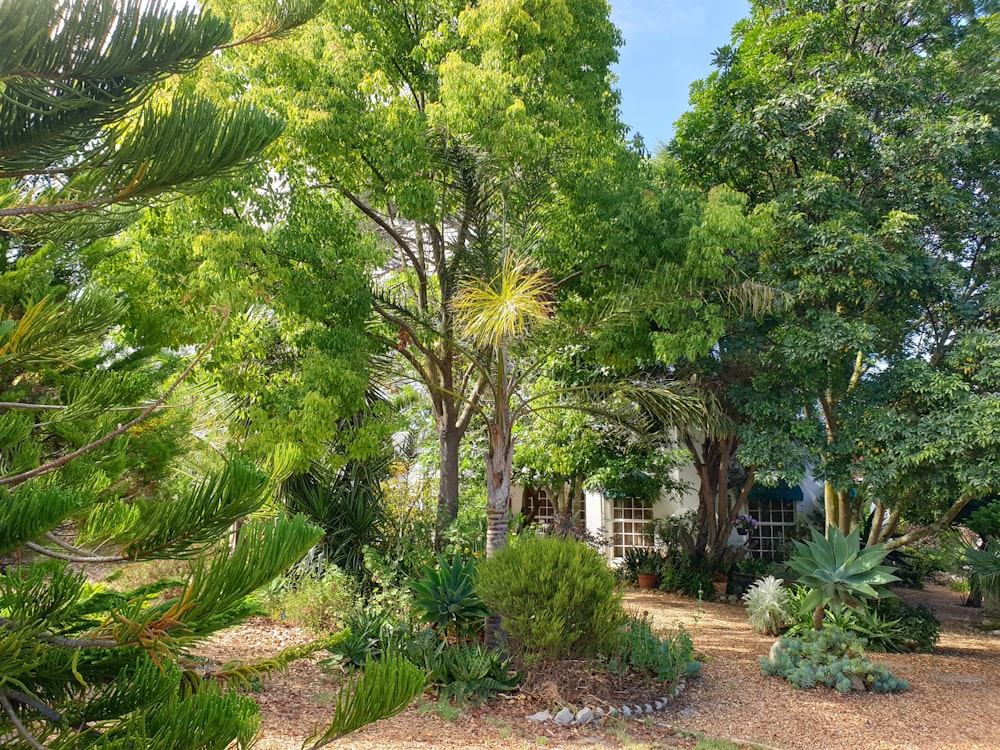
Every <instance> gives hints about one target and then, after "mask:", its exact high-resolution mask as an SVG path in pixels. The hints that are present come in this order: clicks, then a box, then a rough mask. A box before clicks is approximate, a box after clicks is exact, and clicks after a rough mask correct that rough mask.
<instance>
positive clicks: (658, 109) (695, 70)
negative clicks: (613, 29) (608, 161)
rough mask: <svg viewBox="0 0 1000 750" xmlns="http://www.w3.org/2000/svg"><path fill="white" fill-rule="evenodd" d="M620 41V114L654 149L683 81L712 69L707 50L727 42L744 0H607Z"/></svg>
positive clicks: (666, 131) (681, 102) (684, 88)
mask: <svg viewBox="0 0 1000 750" xmlns="http://www.w3.org/2000/svg"><path fill="white" fill-rule="evenodd" d="M610 2H611V20H612V21H614V23H615V25H616V26H618V28H619V29H621V31H622V35H623V36H624V37H625V46H624V48H623V49H622V50H621V51H620V53H619V62H618V66H617V68H616V72H617V74H618V87H619V89H620V90H621V92H622V119H623V120H624V121H625V123H626V124H627V125H629V126H630V127H631V128H632V132H633V133H634V132H636V131H638V132H639V133H641V134H642V137H643V138H644V139H645V141H646V148H648V149H649V150H650V151H655V150H656V146H657V144H658V143H660V142H666V141H669V140H670V136H671V135H672V134H673V124H674V121H675V120H676V119H677V118H678V117H679V116H680V114H681V113H682V112H684V111H685V110H686V109H687V102H688V87H689V86H690V85H691V83H692V82H693V81H695V80H697V79H699V78H704V77H705V76H706V75H708V74H709V73H710V72H711V71H712V65H711V55H712V51H713V50H714V49H715V48H716V47H720V46H722V45H723V44H727V43H728V42H729V32H730V29H731V28H732V26H733V24H734V23H735V22H736V21H738V20H739V19H741V18H743V17H745V16H746V15H747V14H748V13H749V10H750V6H749V3H748V2H747V0H702V2H692V1H691V0H610Z"/></svg>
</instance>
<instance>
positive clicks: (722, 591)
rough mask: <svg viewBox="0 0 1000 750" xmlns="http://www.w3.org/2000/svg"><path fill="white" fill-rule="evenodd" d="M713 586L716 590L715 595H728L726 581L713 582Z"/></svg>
mask: <svg viewBox="0 0 1000 750" xmlns="http://www.w3.org/2000/svg"><path fill="white" fill-rule="evenodd" d="M712 586H713V588H715V593H716V594H718V595H719V597H723V596H725V595H726V582H725V581H712Z"/></svg>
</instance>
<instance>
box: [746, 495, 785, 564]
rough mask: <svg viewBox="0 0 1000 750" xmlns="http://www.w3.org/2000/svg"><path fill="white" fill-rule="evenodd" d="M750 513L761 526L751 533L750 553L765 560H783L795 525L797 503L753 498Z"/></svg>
mask: <svg viewBox="0 0 1000 750" xmlns="http://www.w3.org/2000/svg"><path fill="white" fill-rule="evenodd" d="M750 515H751V516H753V517H754V518H756V519H757V521H759V522H760V527H759V528H757V529H755V530H754V532H753V533H752V534H751V535H750V541H749V543H748V544H747V546H748V547H749V549H750V554H751V555H753V556H754V557H761V558H764V559H765V560H781V559H783V557H784V547H785V544H786V543H787V542H788V539H789V538H790V537H791V533H792V527H794V526H795V503H792V502H788V501H787V500H779V499H776V498H775V499H768V498H760V499H752V500H751V501H750Z"/></svg>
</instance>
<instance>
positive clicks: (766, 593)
mask: <svg viewBox="0 0 1000 750" xmlns="http://www.w3.org/2000/svg"><path fill="white" fill-rule="evenodd" d="M783 583H784V581H782V580H781V579H780V578H775V577H774V576H767V577H766V578H761V579H759V580H757V581H754V582H753V583H752V584H751V585H750V588H749V590H748V591H747V592H746V593H745V594H744V595H743V601H744V602H745V603H746V607H747V619H749V621H750V627H751V628H752V629H753V631H754V632H755V633H767V634H768V635H778V634H779V633H781V632H782V630H784V628H785V626H786V625H788V623H789V622H791V620H792V619H793V617H794V614H793V611H792V597H791V595H790V594H789V591H788V589H787V587H785V586H784V585H783Z"/></svg>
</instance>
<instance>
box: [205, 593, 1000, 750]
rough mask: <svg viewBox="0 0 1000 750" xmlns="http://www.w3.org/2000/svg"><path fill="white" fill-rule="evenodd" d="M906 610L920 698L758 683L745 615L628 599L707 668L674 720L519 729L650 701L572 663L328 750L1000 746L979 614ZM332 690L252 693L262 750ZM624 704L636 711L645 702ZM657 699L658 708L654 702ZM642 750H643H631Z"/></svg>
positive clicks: (910, 668)
mask: <svg viewBox="0 0 1000 750" xmlns="http://www.w3.org/2000/svg"><path fill="white" fill-rule="evenodd" d="M899 593H900V594H901V596H902V598H904V599H905V600H906V601H907V602H909V603H911V604H925V605H927V606H930V607H932V608H934V609H935V610H937V613H938V617H939V618H940V619H941V621H942V626H943V627H942V636H941V642H940V644H939V646H938V648H937V650H936V651H935V652H934V653H933V654H886V655H881V654H876V655H874V656H873V658H874V659H875V660H877V661H881V662H884V663H886V664H887V665H888V666H889V667H890V669H891V670H892V671H893V672H894V673H896V674H897V675H898V676H899V677H901V678H903V679H905V680H908V681H909V682H910V683H911V685H912V686H913V687H912V690H910V691H909V692H907V693H902V694H897V695H874V694H852V695H840V694H839V693H836V692H835V691H833V690H827V689H822V690H795V689H794V688H792V686H791V685H789V684H788V683H787V682H785V681H783V680H780V679H773V678H766V677H764V676H763V675H762V674H761V672H760V669H759V667H758V666H757V658H758V657H760V656H763V655H765V654H766V653H767V651H768V649H769V647H770V645H771V643H772V642H773V639H771V638H767V637H764V636H759V635H756V634H754V633H752V632H751V631H750V629H749V627H748V626H747V623H746V615H745V612H744V609H743V607H742V606H741V605H734V604H717V603H702V604H699V603H697V602H695V601H692V600H690V599H682V598H680V597H675V596H671V595H667V594H663V593H659V592H650V593H638V592H633V593H630V594H629V595H628V596H627V597H626V603H627V605H628V606H630V607H631V608H633V609H634V610H636V611H637V612H639V613H641V612H648V613H649V616H650V617H651V618H652V620H653V622H654V624H655V625H656V626H657V627H660V628H665V629H676V628H677V626H678V625H683V626H684V627H685V628H687V630H688V631H689V632H690V633H691V635H692V637H693V639H694V643H695V647H696V649H697V650H698V651H699V653H701V654H702V655H703V656H704V657H705V662H704V664H703V666H702V676H701V677H700V678H697V679H695V680H692V681H690V683H689V686H688V689H687V690H686V691H685V692H684V693H683V694H682V695H681V696H680V697H679V698H678V699H676V700H675V701H674V702H673V703H672V704H671V705H670V706H669V707H668V708H667V710H666V711H663V712H661V713H657V714H656V715H655V716H653V717H651V718H650V719H648V720H646V721H645V722H637V721H631V722H629V723H627V724H622V723H613V724H609V725H608V726H607V727H605V728H604V729H601V730H597V729H590V728H572V729H564V728H561V727H556V726H554V725H536V724H531V723H529V722H527V721H526V719H525V717H526V716H527V715H529V714H531V713H533V712H535V711H537V710H540V709H542V708H551V707H552V702H553V701H554V700H563V701H566V702H568V703H570V704H573V705H577V704H579V705H584V704H586V705H594V704H595V703H596V704H597V705H600V701H601V700H603V699H605V697H611V696H614V695H615V694H616V692H615V691H628V690H631V689H633V688H634V689H637V690H639V689H642V686H632V685H627V684H623V683H622V681H619V680H616V679H614V678H613V676H611V675H602V674H594V673H592V672H591V671H590V668H589V667H587V666H586V665H580V664H576V665H574V664H573V663H570V664H568V665H567V666H566V667H565V668H562V669H560V670H558V671H553V672H551V673H549V674H545V675H539V676H538V679H536V680H534V681H533V683H532V684H531V685H529V686H528V691H527V692H526V693H525V694H522V695H520V696H517V697H515V698H513V699H506V700H504V699H501V700H499V701H496V702H493V703H491V704H489V705H487V706H482V707H472V708H468V709H466V710H464V711H463V712H462V713H461V714H460V715H459V716H453V715H451V716H449V715H448V713H447V712H446V711H441V712H438V711H436V710H434V708H433V706H430V705H428V704H427V703H424V704H422V705H414V706H412V707H411V708H410V709H409V710H408V711H406V712H405V713H404V714H402V715H401V716H398V717H395V718H393V719H389V720H387V721H384V722H381V723H379V724H376V725H374V726H372V727H368V728H366V729H364V730H361V731H360V732H357V733H355V734H353V735H351V736H349V737H347V738H344V739H343V740H341V741H340V742H339V743H335V745H334V747H344V748H358V749H359V750H361V749H362V748H364V749H365V750H368V749H371V750H374V748H420V747H424V748H444V749H445V750H448V749H450V748H478V747H491V748H521V747H539V746H542V745H545V746H549V747H553V746H558V747H598V746H600V747H625V746H626V744H627V743H638V746H639V747H642V746H643V745H654V744H655V746H656V747H660V748H671V747H692V746H693V745H694V741H693V740H691V739H690V738H686V737H685V736H684V735H683V734H678V730H679V729H683V730H690V731H693V732H699V733H704V734H707V735H709V736H712V737H719V738H725V739H734V740H739V741H743V742H754V743H760V744H762V745H765V746H768V747H772V748H782V750H815V748H817V747H823V748H828V749H830V750H839V749H843V750H854V749H855V748H857V749H858V750H865V749H867V750H880V749H883V748H893V749H894V750H909V749H911V748H912V749H917V748H919V750H944V749H945V748H947V749H948V750H978V749H980V748H981V749H983V750H985V749H986V748H997V747H1000V727H998V725H997V722H996V717H997V716H1000V637H997V636H994V635H990V634H989V633H984V632H981V631H978V630H976V629H974V627H973V624H974V623H975V621H976V620H977V619H978V611H977V610H970V609H967V608H965V607H962V606H961V597H960V595H959V594H956V593H954V592H952V591H950V590H948V589H946V588H944V587H943V586H937V585H934V584H929V585H928V588H927V590H925V591H911V590H903V591H900V592H899ZM307 639H308V636H307V634H305V633H304V632H302V631H301V630H299V629H297V628H294V627H291V626H288V625H285V624H283V623H280V622H278V623H275V622H273V621H270V620H266V619H263V618H255V619H253V620H251V621H250V622H249V623H248V624H246V625H245V626H243V627H241V628H236V629H234V630H232V631H230V632H228V633H226V634H223V635H222V636H220V637H219V638H217V639H216V640H215V641H213V642H212V643H211V644H210V645H209V646H208V647H207V648H206V649H205V650H204V652H205V653H206V655H210V656H212V657H214V658H217V659H220V660H226V659H230V658H255V657H258V656H263V655H266V654H267V653H270V652H273V651H274V650H277V649H279V648H281V647H284V646H287V645H291V644H292V643H295V642H299V641H304V640H307ZM334 691H335V685H334V684H333V683H332V682H331V681H330V680H329V679H328V678H327V677H326V676H324V675H323V674H322V672H321V671H320V670H319V669H318V667H317V666H316V665H315V663H312V662H304V663H299V664H296V665H293V666H292V669H291V670H290V672H289V673H288V674H287V675H276V676H274V677H273V678H271V679H269V680H268V681H267V682H266V684H265V686H264V688H263V690H262V691H261V692H260V693H259V694H256V695H255V697H256V698H257V700H258V702H259V703H260V705H261V708H262V712H263V716H264V725H263V729H264V735H263V739H262V741H261V743H260V744H259V747H260V748H262V749H263V750H279V749H280V750H285V749H291V748H296V750H297V749H298V748H300V747H301V745H302V741H303V739H305V738H306V737H307V736H308V735H309V734H310V732H311V729H312V727H313V726H314V725H316V724H318V723H321V722H323V721H325V720H326V719H327V718H328V717H329V714H330V711H331V709H330V704H331V702H332V698H333V695H334ZM625 695H626V693H625V692H619V693H618V696H619V697H620V698H621V701H622V702H638V701H637V700H634V699H635V697H636V695H637V693H634V694H631V695H629V696H628V697H625ZM649 697H650V698H652V697H653V696H652V695H650V696H649ZM629 746H630V747H635V746H636V745H629Z"/></svg>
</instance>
